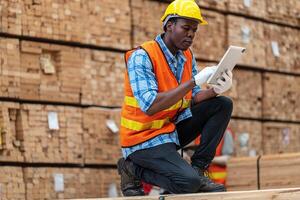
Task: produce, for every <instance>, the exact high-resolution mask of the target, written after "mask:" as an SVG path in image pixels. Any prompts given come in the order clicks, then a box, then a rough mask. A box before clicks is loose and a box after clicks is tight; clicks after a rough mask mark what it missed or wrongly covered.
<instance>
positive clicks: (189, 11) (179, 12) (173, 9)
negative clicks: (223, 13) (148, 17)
mask: <svg viewBox="0 0 300 200" xmlns="http://www.w3.org/2000/svg"><path fill="white" fill-rule="evenodd" d="M172 17H184V18H190V19H195V20H197V21H199V23H200V25H206V24H208V23H207V21H205V20H204V19H203V18H202V15H201V11H200V8H199V6H198V5H197V3H196V2H195V0H175V1H173V2H172V3H170V5H169V6H168V7H167V9H166V11H165V14H164V15H163V16H162V18H161V21H162V22H165V23H166V22H167V21H168V20H169V19H170V18H172ZM165 20H167V21H165ZM165 23H164V24H165Z"/></svg>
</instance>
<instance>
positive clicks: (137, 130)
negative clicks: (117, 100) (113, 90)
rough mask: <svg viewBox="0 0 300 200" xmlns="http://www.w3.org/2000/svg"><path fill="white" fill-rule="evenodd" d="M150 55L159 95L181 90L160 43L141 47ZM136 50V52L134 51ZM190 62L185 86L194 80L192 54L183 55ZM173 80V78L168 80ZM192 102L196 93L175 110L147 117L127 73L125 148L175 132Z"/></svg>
mask: <svg viewBox="0 0 300 200" xmlns="http://www.w3.org/2000/svg"><path fill="white" fill-rule="evenodd" d="M140 48H143V49H144V50H145V51H146V52H147V53H148V55H149V57H150V59H151V62H152V65H153V72H154V73H155V76H156V79H157V82H158V90H159V92H165V91H169V90H171V89H174V88H176V87H178V85H179V83H178V81H177V80H176V78H175V76H174V74H173V73H172V71H171V70H170V67H169V65H168V63H167V61H166V59H165V57H164V54H163V52H162V51H161V50H160V47H159V45H158V43H157V42H156V41H149V42H146V43H144V44H142V45H141V47H140ZM134 50H136V49H134ZM134 50H131V51H128V52H127V53H126V55H125V57H126V58H125V59H126V63H127V60H128V58H129V57H130V55H131V53H132V52H133V51H134ZM183 53H184V55H185V57H186V58H187V61H186V62H185V66H184V71H183V75H182V79H181V83H184V82H186V81H188V80H190V79H191V77H192V53H191V52H190V50H186V51H184V52H183ZM166 77H171V78H166ZM191 98H192V91H190V92H188V93H187V94H186V95H185V97H184V98H183V99H181V100H180V101H178V102H177V103H176V104H174V105H173V106H171V107H169V108H168V109H165V110H163V111H161V112H158V113H156V114H154V115H151V116H149V115H146V114H145V113H144V112H143V111H142V110H141V109H140V108H139V105H138V102H137V100H136V99H135V98H134V96H133V93H132V90H131V86H130V82H129V78H128V74H127V73H125V100H124V103H123V108H122V113H121V130H120V133H121V145H122V147H130V146H134V145H136V144H140V143H142V142H145V141H147V140H149V139H151V138H154V137H155V136H157V135H159V134H165V133H169V132H173V131H174V130H175V125H174V123H173V121H174V118H176V116H177V114H178V113H179V112H180V111H182V110H183V109H185V108H187V107H189V105H190V102H191Z"/></svg>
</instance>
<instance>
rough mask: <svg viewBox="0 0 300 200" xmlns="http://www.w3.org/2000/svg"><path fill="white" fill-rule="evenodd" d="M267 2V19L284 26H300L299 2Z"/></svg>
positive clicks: (288, 0)
mask: <svg viewBox="0 0 300 200" xmlns="http://www.w3.org/2000/svg"><path fill="white" fill-rule="evenodd" d="M265 1H266V19H268V20H270V21H274V22H279V23H283V24H289V25H293V26H298V27H299V26H300V16H299V10H300V2H299V1H298V0H287V1H285V2H284V3H282V1H281V0H265Z"/></svg>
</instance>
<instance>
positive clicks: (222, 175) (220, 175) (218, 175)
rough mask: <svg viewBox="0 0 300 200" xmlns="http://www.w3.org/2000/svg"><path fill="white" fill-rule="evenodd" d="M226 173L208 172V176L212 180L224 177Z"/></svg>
mask: <svg viewBox="0 0 300 200" xmlns="http://www.w3.org/2000/svg"><path fill="white" fill-rule="evenodd" d="M226 176H227V173H226V172H210V173H209V177H210V178H211V179H213V180H217V179H226Z"/></svg>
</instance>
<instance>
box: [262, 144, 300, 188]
mask: <svg viewBox="0 0 300 200" xmlns="http://www.w3.org/2000/svg"><path fill="white" fill-rule="evenodd" d="M298 141H299V140H298ZM299 166H300V153H291V154H277V155H267V156H263V157H262V158H261V160H260V179H261V188H262V189H271V188H291V187H298V186H299V185H300V171H299Z"/></svg>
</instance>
